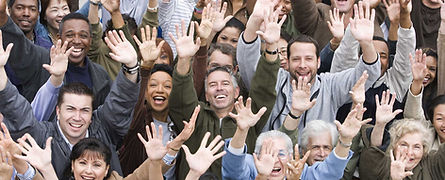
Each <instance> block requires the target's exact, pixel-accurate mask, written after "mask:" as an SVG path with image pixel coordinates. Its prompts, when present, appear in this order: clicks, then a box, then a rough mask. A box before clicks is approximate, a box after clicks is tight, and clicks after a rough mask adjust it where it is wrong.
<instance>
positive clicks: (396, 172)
mask: <svg viewBox="0 0 445 180" xmlns="http://www.w3.org/2000/svg"><path fill="white" fill-rule="evenodd" d="M389 155H390V156H391V171H390V172H391V179H392V180H402V179H405V177H407V176H411V175H413V172H412V171H405V165H406V163H408V161H409V157H408V155H407V153H406V152H400V151H397V154H396V157H397V158H394V152H393V150H391V151H390V153H389Z"/></svg>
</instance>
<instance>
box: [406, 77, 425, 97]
mask: <svg viewBox="0 0 445 180" xmlns="http://www.w3.org/2000/svg"><path fill="white" fill-rule="evenodd" d="M422 87H423V82H422V80H413V82H412V83H411V87H410V88H409V89H410V90H411V93H412V94H413V95H414V96H417V95H419V94H420V93H421V92H422Z"/></svg>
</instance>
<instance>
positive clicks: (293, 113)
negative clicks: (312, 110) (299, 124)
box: [289, 109, 304, 117]
mask: <svg viewBox="0 0 445 180" xmlns="http://www.w3.org/2000/svg"><path fill="white" fill-rule="evenodd" d="M303 113H304V111H299V110H295V109H291V110H290V111H289V114H292V115H293V116H298V117H299V116H301V115H302V114H303Z"/></svg>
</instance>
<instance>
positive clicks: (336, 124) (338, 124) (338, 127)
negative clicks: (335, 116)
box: [334, 120, 341, 130]
mask: <svg viewBox="0 0 445 180" xmlns="http://www.w3.org/2000/svg"><path fill="white" fill-rule="evenodd" d="M334 124H335V126H337V130H340V128H341V123H340V121H337V120H335V121H334Z"/></svg>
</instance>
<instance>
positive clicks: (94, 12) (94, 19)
mask: <svg viewBox="0 0 445 180" xmlns="http://www.w3.org/2000/svg"><path fill="white" fill-rule="evenodd" d="M89 4H90V5H89V6H90V8H89V11H88V20H89V21H90V24H97V23H99V5H94V4H93V3H89Z"/></svg>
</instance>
